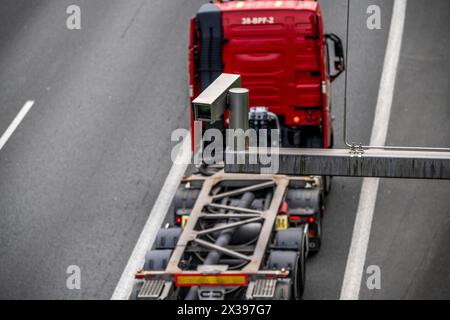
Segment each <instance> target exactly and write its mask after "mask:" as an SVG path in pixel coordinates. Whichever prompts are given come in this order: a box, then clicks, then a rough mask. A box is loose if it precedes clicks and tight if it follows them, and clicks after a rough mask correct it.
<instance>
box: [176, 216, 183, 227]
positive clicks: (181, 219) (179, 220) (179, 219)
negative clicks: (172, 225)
mask: <svg viewBox="0 0 450 320" xmlns="http://www.w3.org/2000/svg"><path fill="white" fill-rule="evenodd" d="M175 222H176V224H177V225H179V226H181V223H182V222H183V218H182V217H181V216H177V218H176V219H175Z"/></svg>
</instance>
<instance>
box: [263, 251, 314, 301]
mask: <svg viewBox="0 0 450 320" xmlns="http://www.w3.org/2000/svg"><path fill="white" fill-rule="evenodd" d="M305 255H306V251H305V247H304V246H302V247H301V249H300V252H298V251H275V250H274V251H272V252H271V253H270V257H269V269H271V270H274V269H276V270H280V269H283V268H284V269H289V270H290V271H291V277H290V281H289V282H290V285H291V288H290V289H291V290H290V294H289V295H288V296H287V294H286V293H283V292H286V291H287V290H283V291H281V292H282V293H283V297H285V298H286V299H291V300H301V298H302V296H303V291H304V288H305V258H306V256H305ZM280 285H281V287H280V289H282V287H283V285H284V284H280ZM279 298H280V297H279Z"/></svg>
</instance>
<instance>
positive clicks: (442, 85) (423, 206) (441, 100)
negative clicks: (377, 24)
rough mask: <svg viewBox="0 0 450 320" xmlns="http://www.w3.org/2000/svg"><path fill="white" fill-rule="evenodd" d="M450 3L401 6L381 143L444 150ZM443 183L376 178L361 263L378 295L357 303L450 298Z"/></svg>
mask: <svg viewBox="0 0 450 320" xmlns="http://www.w3.org/2000/svg"><path fill="white" fill-rule="evenodd" d="M449 20H450V4H449V2H448V1H445V0H435V1H433V2H429V3H428V2H424V1H420V0H408V8H407V16H406V25H405V34H404V40H403V49H402V54H401V57H400V65H399V71H398V78H397V85H396V91H395V98H394V104H393V113H392V117H391V123H390V129H389V133H388V140H387V143H388V144H389V145H406V146H434V147H450V126H449V122H450V109H449V101H450V93H449V91H448V90H449V88H450V81H449V74H450V60H449V57H450V39H449V37H448V26H449ZM449 196H450V182H449V181H414V180H412V181H405V180H399V181H394V180H382V182H381V185H380V192H379V194H378V199H377V206H376V211H375V214H374V221H373V229H372V234H371V240H370V244H369V251H368V254H367V260H366V264H367V265H378V266H379V267H380V268H381V275H382V282H381V290H372V291H370V290H368V289H367V288H366V287H365V285H364V283H365V281H363V286H362V287H361V289H362V290H361V298H363V299H450V254H449V251H448V248H449V245H450V216H449V213H450V199H449Z"/></svg>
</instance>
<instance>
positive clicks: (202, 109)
mask: <svg viewBox="0 0 450 320" xmlns="http://www.w3.org/2000/svg"><path fill="white" fill-rule="evenodd" d="M241 86H242V84H241V76H240V75H237V74H229V73H223V74H221V75H220V76H219V77H218V78H217V79H216V80H215V81H214V82H213V83H211V85H210V86H209V87H207V88H206V89H205V90H204V91H203V92H202V93H201V94H200V95H199V96H198V97H197V98H196V99H195V100H194V101H193V102H192V106H193V108H194V120H196V121H205V122H209V123H214V122H216V121H219V120H220V119H221V118H222V116H223V114H224V113H225V110H226V109H227V106H228V91H230V89H233V88H241Z"/></svg>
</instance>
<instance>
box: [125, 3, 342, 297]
mask: <svg viewBox="0 0 450 320" xmlns="http://www.w3.org/2000/svg"><path fill="white" fill-rule="evenodd" d="M189 62H190V63H189V89H190V96H191V102H192V108H191V110H192V111H191V115H190V116H191V127H192V128H194V126H195V125H198V124H199V123H200V124H201V130H200V132H194V130H192V139H193V144H192V146H193V149H194V152H195V151H196V150H195V148H196V144H195V142H194V141H196V138H198V137H195V135H196V134H197V135H203V133H204V132H206V130H208V129H211V128H214V129H216V130H219V131H221V132H225V130H227V129H228V128H230V127H231V126H232V125H231V123H230V118H232V115H231V112H230V111H229V110H230V109H229V108H228V109H227V105H228V106H229V105H230V103H232V102H230V100H233V99H232V98H231V99H230V94H231V92H232V89H235V88H241V87H242V88H247V89H248V90H249V92H250V95H249V99H248V103H247V104H248V105H247V108H248V109H246V110H247V111H246V112H248V123H249V126H250V127H251V128H252V129H255V130H261V129H263V128H264V129H267V128H272V129H276V130H278V132H279V133H280V135H279V145H281V146H282V147H285V148H332V147H333V128H332V115H331V89H330V87H331V85H330V84H331V82H333V81H334V80H335V79H336V78H337V77H338V76H339V75H340V74H341V73H342V72H344V71H345V60H344V50H343V46H342V42H341V40H340V39H339V37H338V36H336V35H334V34H325V33H324V24H323V18H322V13H321V10H320V5H319V3H318V2H316V1H313V0H303V1H300V0H286V1H280V0H278V1H275V0H247V1H213V2H211V3H207V4H205V5H203V6H202V7H201V8H200V10H199V11H198V13H197V15H196V16H195V17H193V18H192V19H191V23H190V46H189ZM217 110H219V111H217ZM233 116H234V118H236V115H233ZM245 117H246V115H245ZM213 118H214V119H213ZM232 122H233V121H232ZM197 169H198V170H197V171H196V172H195V173H193V174H192V175H190V176H187V177H185V178H183V180H182V181H181V183H180V187H179V189H178V191H177V193H176V195H175V197H174V200H173V204H172V209H173V212H171V213H168V215H170V214H173V219H172V223H170V225H166V226H165V227H164V228H161V229H160V231H159V232H158V234H157V236H156V240H155V242H154V244H153V247H152V248H151V249H150V250H149V251H148V253H147V255H146V257H145V263H144V266H143V268H142V270H139V271H138V272H137V273H136V275H135V278H136V283H135V288H134V291H133V295H132V298H135V299H144V300H145V299H149V300H162V299H178V300H225V299H227V300H242V299H244V300H272V299H275V300H284V299H285V300H299V299H301V297H302V295H303V292H304V288H305V261H306V259H307V257H308V255H309V254H312V253H316V252H318V251H319V249H320V246H321V241H322V240H321V237H322V218H323V214H324V211H325V205H324V203H325V197H326V195H327V193H328V192H329V190H330V185H331V183H330V178H329V177H322V176H308V177H291V176H289V177H288V176H283V175H276V174H258V175H254V174H245V175H242V174H229V173H226V172H224V170H223V165H221V164H220V163H217V164H214V165H209V166H206V165H202V166H200V167H198V168H197Z"/></svg>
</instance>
